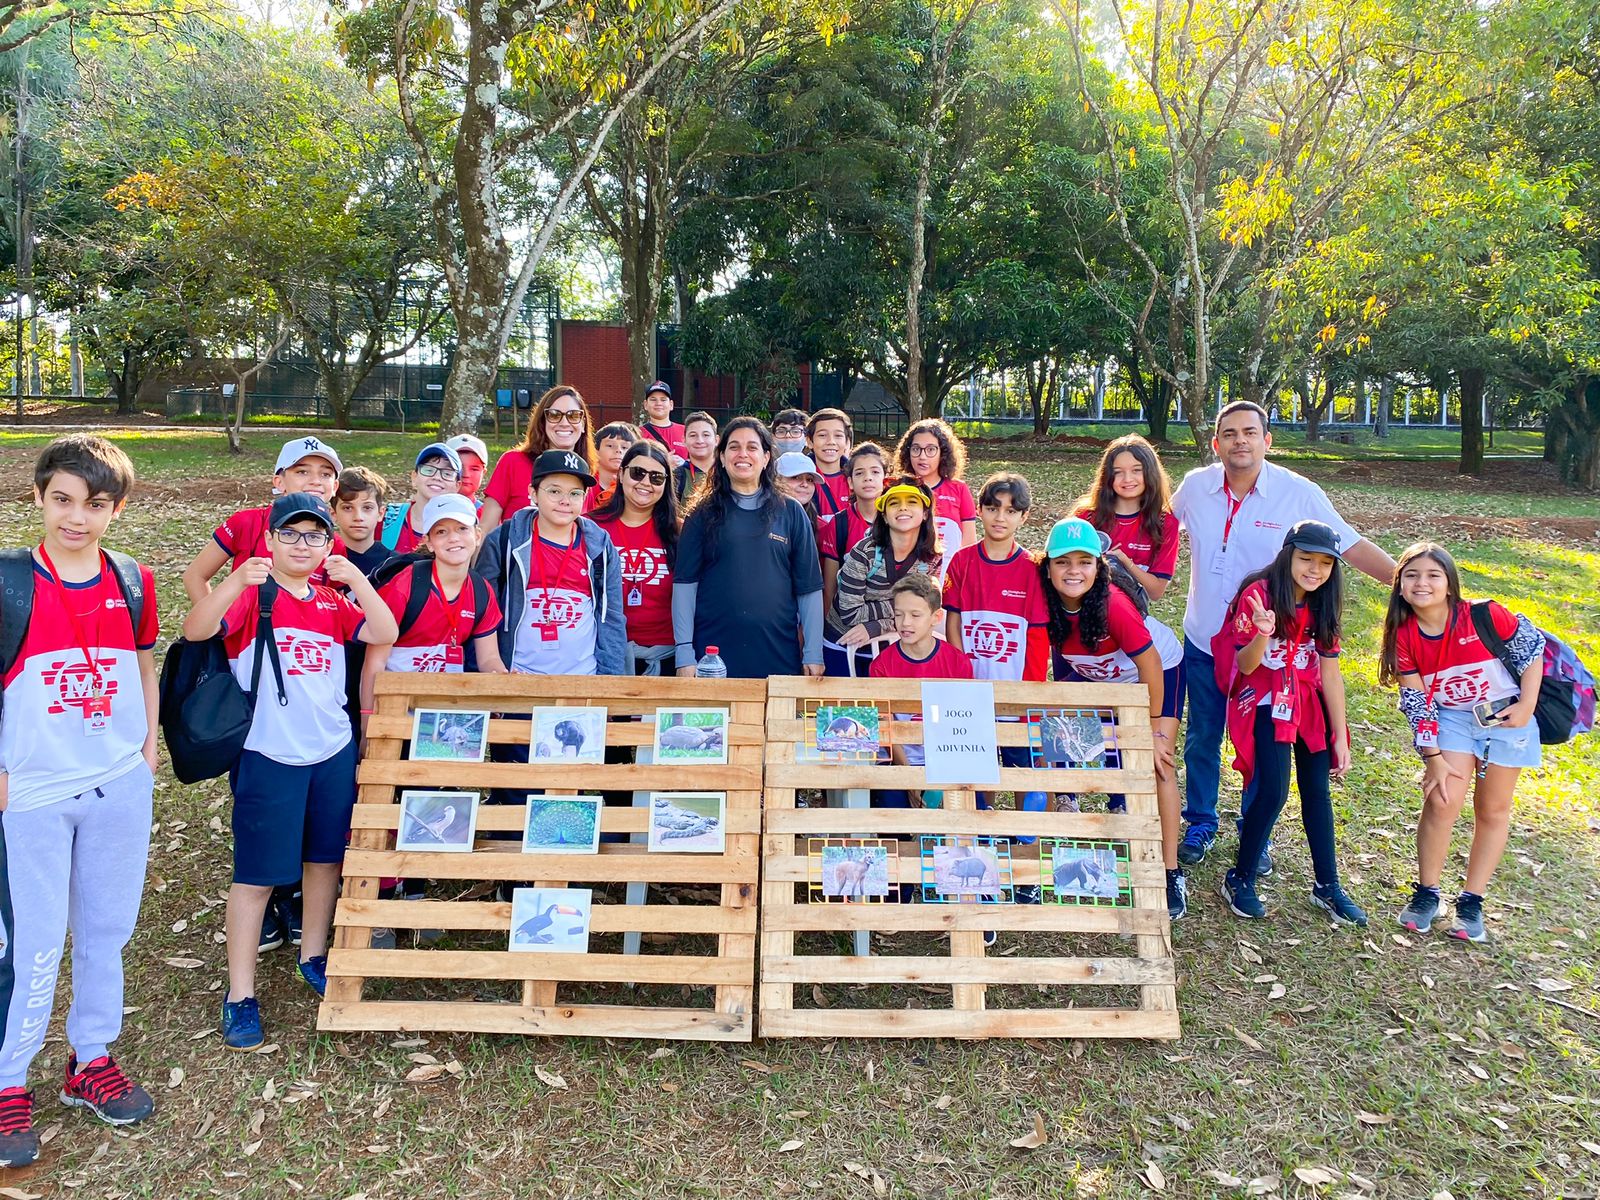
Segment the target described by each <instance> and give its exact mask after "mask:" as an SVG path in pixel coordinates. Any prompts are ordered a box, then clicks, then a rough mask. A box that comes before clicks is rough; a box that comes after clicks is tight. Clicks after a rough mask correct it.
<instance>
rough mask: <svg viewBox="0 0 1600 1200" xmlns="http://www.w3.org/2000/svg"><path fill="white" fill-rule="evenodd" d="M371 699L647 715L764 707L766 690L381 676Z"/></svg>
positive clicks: (608, 680) (727, 683) (672, 681)
mask: <svg viewBox="0 0 1600 1200" xmlns="http://www.w3.org/2000/svg"><path fill="white" fill-rule="evenodd" d="M374 694H375V695H378V696H384V695H397V696H401V697H403V698H405V699H407V700H420V701H422V702H423V703H421V704H419V705H414V707H422V708H426V707H428V705H427V703H426V701H427V700H428V699H429V698H431V697H435V696H448V697H455V698H462V697H471V698H473V699H474V700H478V699H498V700H501V701H503V702H504V703H503V704H502V705H501V706H500V708H501V709H502V710H509V709H511V708H514V707H515V706H518V705H521V706H523V707H524V708H525V707H528V706H531V705H541V704H544V705H548V704H559V705H564V706H567V707H584V706H587V705H598V704H605V705H606V706H607V707H608V708H609V707H611V705H612V704H613V703H616V704H622V703H626V702H629V701H632V702H634V703H635V704H636V705H637V708H636V709H635V710H634V711H636V712H652V713H653V712H655V710H656V709H657V708H660V707H667V708H672V707H678V708H692V707H709V706H712V705H718V706H721V705H725V704H728V703H731V702H732V701H735V700H746V701H753V702H755V703H765V701H766V695H767V686H766V682H765V681H764V680H760V679H720V680H718V681H717V682H716V686H715V688H708V687H707V686H706V683H705V681H704V680H695V679H679V678H678V677H677V676H675V675H650V676H645V675H641V676H627V675H583V676H576V675H480V674H477V673H475V672H462V673H459V674H453V675H446V674H442V673H441V674H427V675H419V674H409V673H407V672H404V671H384V672H383V673H381V674H380V675H379V676H378V678H377V682H376V686H375V688H374ZM482 707H491V706H489V705H483V706H482Z"/></svg>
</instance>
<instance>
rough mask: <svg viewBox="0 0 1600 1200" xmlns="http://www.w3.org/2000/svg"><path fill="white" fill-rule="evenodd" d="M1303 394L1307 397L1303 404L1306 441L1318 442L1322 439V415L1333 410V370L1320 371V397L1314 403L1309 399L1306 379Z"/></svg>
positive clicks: (1303, 377)
mask: <svg viewBox="0 0 1600 1200" xmlns="http://www.w3.org/2000/svg"><path fill="white" fill-rule="evenodd" d="M1301 378H1302V379H1305V376H1304V375H1302V376H1301ZM1304 394H1305V396H1306V398H1307V402H1306V405H1305V410H1306V441H1308V442H1320V441H1321V440H1322V417H1323V414H1325V413H1328V412H1331V411H1332V410H1333V397H1334V384H1333V372H1332V371H1330V370H1326V369H1324V370H1323V373H1322V398H1321V399H1319V400H1317V401H1315V402H1314V403H1313V402H1311V401H1310V388H1309V381H1308V386H1307V390H1306V392H1305V393H1304Z"/></svg>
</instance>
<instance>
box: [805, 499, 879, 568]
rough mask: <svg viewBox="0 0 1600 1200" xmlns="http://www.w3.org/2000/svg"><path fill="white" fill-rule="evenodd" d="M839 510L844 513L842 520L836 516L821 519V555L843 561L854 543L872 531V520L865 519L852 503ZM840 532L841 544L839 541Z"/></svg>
mask: <svg viewBox="0 0 1600 1200" xmlns="http://www.w3.org/2000/svg"><path fill="white" fill-rule="evenodd" d="M820 494H821V493H820V492H819V493H818V495H820ZM839 511H840V512H842V513H844V519H843V520H840V519H839V517H837V516H833V517H824V518H823V519H822V546H821V550H822V557H823V558H831V559H833V561H834V562H843V561H844V556H845V555H846V554H849V553H850V551H852V550H854V549H855V546H856V543H857V542H859V541H860V540H861V539H862V538H864V537H866V536H867V534H869V533H871V532H872V522H871V521H868V520H865V519H864V518H863V517H862V516H861V514H860V513H858V512H857V511H856V506H855V505H854V504H850V505H846V506H845V507H844V508H842V509H840V510H839ZM841 534H843V544H841V543H840V535H841Z"/></svg>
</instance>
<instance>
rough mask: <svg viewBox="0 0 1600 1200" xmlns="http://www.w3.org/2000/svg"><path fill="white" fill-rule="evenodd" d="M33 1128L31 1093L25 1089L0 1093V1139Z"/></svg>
mask: <svg viewBox="0 0 1600 1200" xmlns="http://www.w3.org/2000/svg"><path fill="white" fill-rule="evenodd" d="M31 1128H33V1093H32V1092H30V1091H28V1090H27V1089H26V1088H19V1087H13V1088H6V1090H5V1091H3V1092H0V1137H3V1136H5V1135H6V1134H11V1133H25V1132H27V1131H28V1130H29V1129H31Z"/></svg>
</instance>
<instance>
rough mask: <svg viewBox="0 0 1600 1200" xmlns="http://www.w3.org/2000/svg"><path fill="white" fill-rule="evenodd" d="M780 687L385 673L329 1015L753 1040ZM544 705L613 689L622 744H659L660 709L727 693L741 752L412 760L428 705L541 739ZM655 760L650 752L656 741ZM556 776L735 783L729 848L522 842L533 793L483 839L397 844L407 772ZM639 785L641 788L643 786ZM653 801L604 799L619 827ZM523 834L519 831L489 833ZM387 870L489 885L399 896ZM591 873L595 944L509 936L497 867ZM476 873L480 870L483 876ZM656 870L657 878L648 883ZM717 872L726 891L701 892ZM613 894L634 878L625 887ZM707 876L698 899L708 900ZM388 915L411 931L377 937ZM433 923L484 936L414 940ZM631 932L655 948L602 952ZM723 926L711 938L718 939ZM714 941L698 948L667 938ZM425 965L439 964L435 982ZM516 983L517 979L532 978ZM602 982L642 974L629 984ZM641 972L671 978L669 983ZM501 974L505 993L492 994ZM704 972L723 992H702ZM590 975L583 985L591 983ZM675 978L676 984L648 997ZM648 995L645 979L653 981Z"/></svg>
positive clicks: (542, 785) (581, 781) (424, 783)
mask: <svg viewBox="0 0 1600 1200" xmlns="http://www.w3.org/2000/svg"><path fill="white" fill-rule="evenodd" d="M765 698H766V685H765V683H764V682H762V681H759V680H755V681H745V680H716V681H711V680H699V679H677V678H670V677H669V678H638V679H632V678H611V677H590V676H530V675H477V674H461V675H442V674H399V673H386V674H384V675H381V676H380V677H379V678H378V681H377V693H376V713H375V715H374V716H373V717H372V718H371V719H370V722H369V728H368V748H367V754H366V757H365V758H364V759H363V761H362V764H361V768H360V774H359V782H360V787H359V794H358V799H357V804H356V807H355V815H354V819H353V821H352V827H353V832H352V836H351V842H350V849H349V851H348V853H347V854H346V856H345V868H344V870H345V880H344V892H343V896H342V898H341V899H340V901H339V904H338V909H337V912H336V913H335V916H334V939H333V945H332V948H331V950H330V952H329V956H328V991H327V997H326V999H325V1001H324V1003H323V1005H322V1008H321V1011H320V1013H319V1015H318V1021H317V1023H318V1027H319V1028H321V1029H328V1030H386V1031H392V1030H437V1031H460V1032H472V1033H525V1034H576V1035H596V1036H606V1037H646V1038H687V1039H697V1040H708V1041H709V1040H716V1041H748V1040H750V1038H751V1036H752V1032H753V1009H754V1005H753V1000H754V988H755V957H756V898H757V892H756V882H757V877H758V871H759V866H760V857H759V843H758V839H759V836H760V822H761V772H762V744H763V741H764V733H763V726H762V718H763V711H764V702H765ZM544 705H564V706H581V705H601V706H604V707H605V708H606V709H607V714H608V718H609V719H608V723H607V730H606V733H607V745H608V747H617V746H628V747H636V748H637V747H643V748H644V749H645V750H646V751H647V752H648V750H649V748H650V746H651V740H652V733H651V729H652V726H651V722H650V721H649V720H645V721H630V720H624V719H619V718H624V717H632V716H641V715H642V716H646V717H653V716H654V714H655V711H656V709H657V708H658V707H669V708H670V707H689V708H695V707H714V708H727V709H728V710H729V726H728V763H727V765H699V764H690V765H686V764H682V763H677V764H666V765H655V764H651V763H648V762H644V763H639V762H625V763H618V764H610V763H608V764H605V765H599V764H593V765H583V766H579V765H551V763H550V761H549V760H548V759H536V760H535V761H534V762H533V763H532V764H529V765H522V764H512V763H483V764H466V763H438V762H411V761H405V760H403V759H402V758H401V750H402V745H403V744H404V742H405V741H406V739H408V738H409V737H410V736H411V727H412V713H413V712H414V710H416V709H417V708H457V709H468V710H472V709H478V710H488V711H490V712H492V713H494V714H495V719H493V720H491V721H490V723H489V740H490V743H491V745H502V744H522V745H526V744H527V743H528V741H529V733H530V727H529V724H528V722H527V720H526V719H523V720H516V719H510V718H511V717H512V716H513V715H514V714H519V713H520V714H526V713H528V711H529V710H530V709H532V708H534V707H537V706H544ZM643 757H644V758H646V759H648V758H649V754H648V753H645V754H644V755H643ZM495 787H499V788H516V789H529V790H542V791H546V792H553V793H574V792H600V791H624V792H634V793H638V794H641V795H642V794H645V793H649V792H652V791H678V792H683V791H713V792H725V793H726V794H727V806H726V823H725V828H726V837H725V842H726V848H725V851H724V852H723V853H721V854H705V853H700V854H667V853H654V854H652V853H649V852H648V851H647V848H646V846H645V845H643V844H641V843H642V842H643V837H642V836H640V837H638V838H637V840H634V839H630V840H629V841H628V842H624V843H607V842H603V843H602V844H601V846H600V852H599V853H598V854H597V855H575V854H524V853H522V852H521V842H520V836H521V830H522V827H523V820H524V815H525V806H524V805H522V804H508V805H488V804H484V805H482V806H481V807H480V808H479V817H478V834H477V841H476V844H475V848H474V849H473V850H472V852H470V853H444V854H441V853H426V852H424V853H417V852H407V853H401V852H399V851H396V850H395V849H394V848H393V847H394V844H395V831H396V826H397V824H398V816H399V811H400V805H399V797H400V793H401V791H402V790H405V789H407V788H421V789H440V788H445V789H458V790H477V791H480V792H482V793H483V794H484V796H485V797H487V795H488V791H489V789H490V788H495ZM636 803H637V801H636ZM648 820H649V817H648V809H647V808H645V807H620V806H613V807H606V808H604V809H603V813H602V823H601V829H602V831H603V832H604V833H620V834H629V835H643V834H644V833H645V831H646V830H647V829H648ZM494 832H502V833H508V834H510V835H511V836H512V837H513V838H515V839H517V840H511V841H505V840H500V841H496V840H492V839H490V838H488V837H486V836H485V835H486V834H490V833H494ZM384 877H399V878H417V879H429V880H433V881H435V882H434V885H433V888H432V889H431V890H432V891H433V892H434V893H439V892H443V891H447V890H448V891H454V892H460V893H467V892H473V891H479V892H483V893H485V894H484V895H481V896H479V897H477V898H463V899H459V900H435V899H430V900H424V901H404V900H383V899H380V898H379V894H378V892H379V881H380V879H381V878H384ZM493 881H517V882H519V883H522V884H523V885H526V886H543V887H565V886H569V885H577V886H590V885H593V886H594V887H595V889H596V892H595V903H594V906H593V915H592V919H591V923H590V950H591V952H590V953H587V954H553V953H523V952H513V951H510V950H509V949H508V948H507V943H508V937H509V929H510V923H511V905H510V904H509V903H504V902H497V901H496V900H495V899H494V898H493V894H492V891H490V889H489V887H488V884H489V883H490V882H493ZM616 884H629V885H632V886H631V888H630V892H631V893H632V895H631V896H630V900H632V901H634V902H631V903H619V902H615V900H616V899H617V898H616V897H614V896H613V897H612V902H606V900H605V899H603V898H602V896H601V895H600V889H601V888H602V887H603V886H604V885H616ZM475 885H476V886H475ZM645 885H648V886H649V887H650V889H651V891H652V892H653V893H654V894H653V895H650V896H649V897H648V902H644V903H640V902H638V901H641V900H644V899H646V897H645V894H644V893H645ZM708 885H710V886H713V887H715V888H716V893H715V894H716V896H717V902H715V903H710V902H706V900H705V899H704V896H705V890H706V888H707V886H708ZM609 890H610V891H611V892H613V893H615V892H616V891H617V890H618V889H617V888H615V887H612V888H610V889H609ZM696 894H698V895H699V896H700V897H701V899H700V901H699V902H696ZM374 928H392V929H394V930H396V933H397V935H398V938H399V945H400V948H396V949H374V948H373V947H372V931H373V929H374ZM421 929H433V930H442V931H444V932H445V933H446V935H447V937H446V944H448V943H449V942H450V941H451V940H464V941H467V942H470V943H474V948H466V949H462V948H456V949H441V948H428V947H421V946H418V947H415V948H413V947H410V946H409V945H408V943H409V942H410V941H412V940H413V939H412V938H411V937H410V936H408V933H407V931H413V930H421ZM619 933H620V934H622V935H623V936H624V941H625V946H626V949H627V950H634V949H636V948H637V946H638V942H639V940H640V936H641V935H642V936H643V939H644V940H645V941H646V942H648V943H650V945H649V946H648V947H647V949H648V950H649V951H650V952H647V953H637V952H634V953H629V952H623V953H617V952H614V949H613V951H612V952H595V949H594V944H595V942H596V941H600V942H602V943H605V942H607V941H609V940H610V939H608V938H607V935H611V934H619ZM712 936H714V937H715V942H714V944H713V943H712V942H711V937H712ZM677 939H684V940H686V941H691V942H693V941H698V942H699V943H701V944H702V945H703V946H705V949H704V951H702V952H692V951H688V950H683V949H681V948H678V947H672V946H670V945H669V946H668V948H667V952H665V953H659V952H655V951H656V950H657V949H658V947H659V944H660V943H662V942H670V941H672V940H677ZM380 979H381V980H401V981H411V983H410V984H409V985H408V984H405V983H402V984H389V985H386V990H390V991H393V990H395V989H397V988H401V989H403V988H405V987H407V986H411V987H412V988H417V987H421V988H422V989H423V990H425V991H428V992H430V993H432V994H431V995H429V996H426V997H424V998H390V997H387V996H378V997H374V996H373V995H372V993H373V992H374V991H377V990H379V989H378V988H375V987H374V985H373V983H372V981H374V980H380ZM417 981H422V982H420V983H418V982H417ZM504 981H512V982H513V983H516V982H520V984H521V995H520V1000H518V999H515V998H513V997H514V992H515V988H514V987H510V988H508V987H507V985H506V983H505V982H504ZM604 985H629V986H627V987H618V986H604ZM639 985H671V986H670V987H668V988H653V987H641V986H639ZM496 989H499V990H502V991H505V992H507V993H508V995H507V996H506V998H503V999H494V998H489V999H484V998H481V994H482V993H484V992H493V991H495V990H496ZM691 989H696V990H698V991H699V992H700V993H701V994H702V995H705V996H706V1000H705V1002H704V1003H702V1004H700V1005H695V1004H692V1003H689V1002H687V1000H689V999H692V998H693V997H692V995H691ZM580 991H581V992H582V993H583V994H582V995H581V996H577V995H575V993H578V992H580ZM661 992H670V993H671V995H670V996H669V997H667V1001H668V1002H664V1003H660V1004H653V1003H650V1002H648V1001H649V1000H650V999H653V998H656V997H657V996H659V995H660V993H661ZM647 993H648V995H647Z"/></svg>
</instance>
